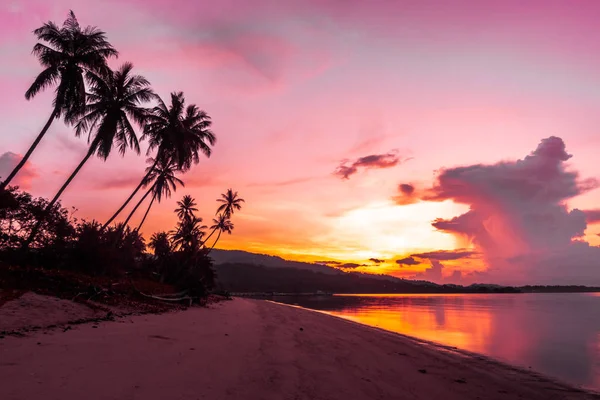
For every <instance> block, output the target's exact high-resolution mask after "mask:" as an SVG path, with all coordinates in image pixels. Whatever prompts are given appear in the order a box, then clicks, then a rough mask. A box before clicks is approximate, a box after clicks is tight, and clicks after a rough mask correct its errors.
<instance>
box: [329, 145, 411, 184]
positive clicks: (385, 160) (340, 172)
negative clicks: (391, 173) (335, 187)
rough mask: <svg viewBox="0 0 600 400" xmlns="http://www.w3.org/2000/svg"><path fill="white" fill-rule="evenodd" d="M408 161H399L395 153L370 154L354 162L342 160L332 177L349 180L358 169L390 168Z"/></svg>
mask: <svg viewBox="0 0 600 400" xmlns="http://www.w3.org/2000/svg"><path fill="white" fill-rule="evenodd" d="M407 160H408V159H404V160H402V159H400V157H399V156H398V154H397V153H396V152H395V151H391V152H389V153H386V154H371V155H368V156H364V157H360V158H357V159H356V160H354V161H351V160H344V161H342V163H341V164H340V165H339V166H338V167H337V168H336V170H335V171H334V173H333V174H334V175H336V176H338V177H339V178H341V179H350V176H352V175H354V174H356V173H357V172H358V170H359V169H361V168H362V169H383V168H392V167H395V166H396V165H398V164H401V163H403V162H405V161H407Z"/></svg>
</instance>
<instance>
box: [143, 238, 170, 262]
mask: <svg viewBox="0 0 600 400" xmlns="http://www.w3.org/2000/svg"><path fill="white" fill-rule="evenodd" d="M148 246H149V247H150V248H151V249H152V250H153V251H154V255H155V256H157V257H164V256H165V255H167V254H169V252H170V251H171V243H170V242H169V235H168V234H167V232H156V233H154V234H152V237H150V242H149V243H148Z"/></svg>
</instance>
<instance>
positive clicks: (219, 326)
mask: <svg viewBox="0 0 600 400" xmlns="http://www.w3.org/2000/svg"><path fill="white" fill-rule="evenodd" d="M0 376H2V384H1V385H0V399H3V400H13V399H15V400H16V399H42V398H43V399H45V400H50V399H57V400H58V399H61V400H68V399H144V400H151V399H306V400H308V399H311V400H313V399H450V400H451V399H489V400H494V399H503V400H506V399H532V400H535V399H540V400H542V399H544V400H551V399H592V398H594V399H598V398H600V396H597V395H594V394H591V393H586V392H584V391H581V390H578V389H574V388H571V387H569V386H567V385H564V384H561V383H557V382H553V381H551V380H550V379H546V378H544V377H540V376H538V375H536V374H534V373H529V372H526V371H521V370H519V369H516V368H512V367H510V366H506V365H503V364H500V363H497V362H495V361H490V360H488V359H485V358H484V357H479V356H470V355H468V354H463V353H460V352H455V351H451V350H449V349H446V348H443V347H441V346H436V345H430V344H425V343H421V342H419V341H416V340H413V339H410V338H406V337H403V336H401V335H397V334H393V333H388V332H385V331H381V330H378V329H375V328H370V327H367V326H362V325H359V324H356V323H352V322H349V321H345V320H342V319H339V318H335V317H331V316H327V315H323V314H320V313H316V312H312V311H307V310H303V309H298V308H294V307H289V306H284V305H279V304H274V303H270V302H266V301H259V300H246V299H235V300H233V301H225V302H221V303H218V304H215V305H211V306H210V307H209V308H192V309H189V310H187V311H183V312H171V313H166V314H160V315H141V316H135V317H124V318H119V319H117V320H116V321H107V322H100V323H92V324H83V325H77V326H73V327H72V329H69V330H66V331H64V329H63V328H58V329H52V330H40V331H36V332H30V333H28V334H26V335H25V336H24V337H16V336H12V335H8V336H4V338H2V339H0Z"/></svg>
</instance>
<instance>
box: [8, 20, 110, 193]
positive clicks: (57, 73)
mask: <svg viewBox="0 0 600 400" xmlns="http://www.w3.org/2000/svg"><path fill="white" fill-rule="evenodd" d="M33 33H34V34H35V36H36V37H37V39H38V40H40V42H39V43H37V44H36V45H35V46H34V47H33V54H34V55H35V56H36V57H37V59H38V61H39V62H40V64H41V65H42V67H43V68H44V70H43V71H42V72H40V74H39V75H38V76H37V78H36V79H35V80H34V82H33V83H32V84H31V86H30V87H29V89H28V90H27V91H26V92H25V98H26V99H27V100H31V99H32V98H33V97H35V96H36V95H37V94H38V93H40V92H42V91H43V90H45V89H48V88H50V87H54V86H56V90H55V93H56V94H55V96H54V100H53V102H52V105H53V109H52V113H51V114H50V118H49V119H48V121H47V122H46V125H44V127H43V128H42V130H41V132H40V133H39V134H38V136H37V138H36V139H35V140H34V141H33V144H32V145H31V146H30V147H29V150H27V153H25V155H24V156H23V158H22V159H21V161H20V162H19V163H18V164H17V166H16V167H15V168H14V169H13V170H12V172H11V173H10V174H9V175H8V177H6V179H4V181H3V182H2V183H1V184H0V190H2V189H4V188H5V187H6V186H8V184H9V183H10V182H11V180H12V179H13V178H14V177H15V175H17V173H18V172H19V170H20V169H21V168H23V166H24V165H25V163H26V162H27V160H28V159H29V157H30V156H31V154H32V153H33V151H34V150H35V148H36V147H37V146H38V144H39V143H40V141H41V140H42V138H43V137H44V135H45V134H46V132H47V131H48V128H50V125H51V124H52V122H53V121H54V120H55V119H58V118H61V117H63V116H64V118H65V121H66V122H69V123H71V122H74V121H76V120H77V119H78V117H79V116H81V115H82V114H83V113H84V112H85V104H86V93H85V73H86V72H89V71H93V72H102V71H105V70H106V69H107V68H108V67H107V65H106V59H107V58H108V57H116V56H117V55H118V53H117V51H116V50H115V49H114V48H113V47H112V45H111V44H110V43H109V42H108V41H107V40H106V34H105V33H104V32H102V31H101V30H99V29H98V28H96V27H92V26H88V27H86V28H83V29H82V28H81V27H80V26H79V23H78V22H77V18H76V17H75V14H74V13H73V11H71V12H70V13H69V16H68V18H67V19H66V20H65V22H64V23H63V26H62V27H61V28H59V27H58V26H57V25H56V24H55V23H54V22H47V23H45V24H44V25H42V27H40V28H38V29H36V30H35V31H33Z"/></svg>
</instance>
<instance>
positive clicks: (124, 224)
mask: <svg viewBox="0 0 600 400" xmlns="http://www.w3.org/2000/svg"><path fill="white" fill-rule="evenodd" d="M152 189H154V185H152V186H151V187H150V189H148V191H147V192H146V193H145V194H144V196H143V197H142V198H141V199H140V201H138V203H137V204H136V205H135V207H133V210H131V212H130V213H129V215H128V216H127V219H126V220H125V222H123V226H124V227H125V226H127V224H128V223H129V220H130V219H131V217H133V214H135V212H136V210H137V209H138V208H139V206H140V205H141V204H142V203H143V202H144V200H145V199H146V197H148V195H149V194H150V192H151V191H152Z"/></svg>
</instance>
